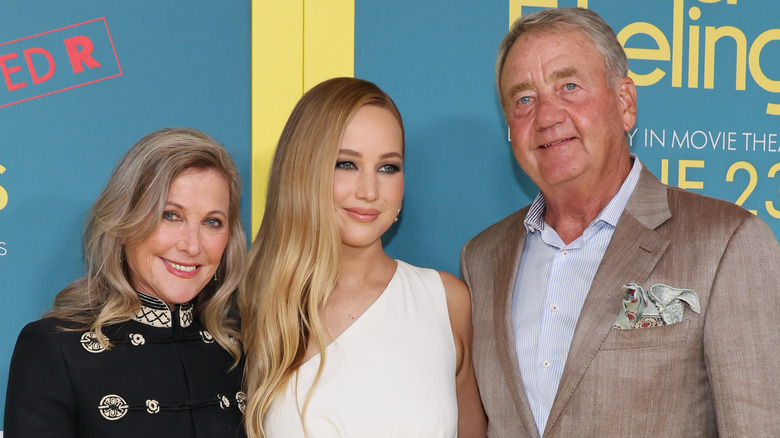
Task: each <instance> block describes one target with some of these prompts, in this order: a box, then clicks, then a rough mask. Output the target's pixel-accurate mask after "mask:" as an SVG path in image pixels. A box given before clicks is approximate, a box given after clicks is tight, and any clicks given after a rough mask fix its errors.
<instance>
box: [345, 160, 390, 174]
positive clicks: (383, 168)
mask: <svg viewBox="0 0 780 438" xmlns="http://www.w3.org/2000/svg"><path fill="white" fill-rule="evenodd" d="M336 169H343V170H353V169H357V166H355V163H353V162H352V161H338V162H336ZM379 171H380V172H383V173H389V174H394V173H398V172H400V171H401V168H400V167H399V166H397V165H395V164H384V165H382V166H379Z"/></svg>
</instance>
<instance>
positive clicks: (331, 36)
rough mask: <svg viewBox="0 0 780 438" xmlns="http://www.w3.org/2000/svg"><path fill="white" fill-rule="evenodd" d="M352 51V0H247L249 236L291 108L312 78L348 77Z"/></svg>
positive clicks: (261, 206) (262, 205) (258, 219)
mask: <svg viewBox="0 0 780 438" xmlns="http://www.w3.org/2000/svg"><path fill="white" fill-rule="evenodd" d="M354 52H355V2H354V0H286V1H284V2H280V1H273V0H254V1H253V2H252V190H251V191H252V227H251V233H252V236H254V235H255V234H256V233H257V229H258V228H259V227H260V222H261V221H262V218H263V211H264V209H265V194H266V190H267V184H268V172H269V169H270V165H271V160H272V159H273V153H274V150H275V148H276V143H277V142H278V141H279V135H280V134H281V132H282V128H283V127H284V124H285V122H286V121H287V117H288V116H289V115H290V111H292V108H293V106H295V103H296V102H297V101H298V99H299V98H300V97H301V95H302V94H303V93H304V92H305V91H306V90H308V89H309V88H311V87H312V86H314V85H316V84H317V83H319V82H321V81H323V80H325V79H328V78H331V77H336V76H353V75H354V64H355V56H354Z"/></svg>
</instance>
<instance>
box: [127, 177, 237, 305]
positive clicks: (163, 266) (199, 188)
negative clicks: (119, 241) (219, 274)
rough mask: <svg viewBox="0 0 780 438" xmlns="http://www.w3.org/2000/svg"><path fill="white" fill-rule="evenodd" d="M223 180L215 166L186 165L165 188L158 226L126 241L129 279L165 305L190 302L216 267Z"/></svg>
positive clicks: (223, 230) (221, 242) (223, 229)
mask: <svg viewBox="0 0 780 438" xmlns="http://www.w3.org/2000/svg"><path fill="white" fill-rule="evenodd" d="M229 199H230V189H229V188H228V183H227V180H226V179H225V177H224V176H222V175H221V174H220V173H219V172H217V171H215V170H214V169H206V170H203V169H190V170H186V171H184V172H182V173H181V174H180V175H179V176H177V177H176V178H175V179H174V180H173V182H171V186H170V188H169V190H168V199H167V201H166V205H165V210H164V212H163V215H162V220H161V222H160V225H159V226H158V227H157V230H155V231H154V232H153V233H152V234H151V235H150V236H149V237H147V238H146V240H144V241H142V242H141V243H139V244H137V245H134V246H130V245H128V246H126V248H125V252H126V257H127V265H128V267H129V271H130V284H131V285H132V286H133V287H134V288H135V289H136V290H138V291H139V292H143V293H145V294H147V295H151V296H154V297H157V298H160V299H161V300H163V301H165V302H166V303H167V304H168V305H169V306H170V305H173V304H181V303H186V302H188V301H192V299H193V298H195V296H197V295H198V293H199V292H200V291H201V289H203V287H204V286H206V284H207V283H208V282H209V281H212V280H213V277H214V273H215V272H216V270H217V267H218V266H219V261H220V259H221V258H222V253H223V252H224V251H225V246H226V245H227V240H228V205H229V202H230V201H229Z"/></svg>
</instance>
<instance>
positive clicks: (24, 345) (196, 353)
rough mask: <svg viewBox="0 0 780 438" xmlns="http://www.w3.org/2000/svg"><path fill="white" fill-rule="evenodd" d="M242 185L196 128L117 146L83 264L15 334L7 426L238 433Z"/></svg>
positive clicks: (147, 433) (41, 430)
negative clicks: (119, 152)
mask: <svg viewBox="0 0 780 438" xmlns="http://www.w3.org/2000/svg"><path fill="white" fill-rule="evenodd" d="M240 190H241V181H240V177H239V174H238V171H237V170H236V167H235V165H234V164H233V162H232V160H231V159H230V156H229V155H228V153H227V152H226V151H225V150H224V149H223V148H222V147H221V146H220V145H219V144H217V143H216V142H214V140H212V139H211V138H209V137H208V136H207V135H205V134H203V133H202V132H199V131H196V130H191V129H163V130H160V131H157V132H154V133H151V134H149V135H147V136H146V137H144V138H142V139H141V140H140V141H139V142H138V143H136V144H135V145H134V146H133V147H132V148H131V149H130V150H129V151H128V152H127V153H126V154H125V156H124V157H123V158H122V160H121V161H120V162H119V164H118V165H117V167H116V168H115V169H114V172H113V174H112V176H111V179H110V180H109V182H108V185H107V186H106V188H105V189H104V190H103V192H102V193H101V195H100V197H99V198H98V199H97V201H96V202H95V204H94V205H93V206H92V209H91V210H90V214H89V216H88V220H87V222H86V233H85V239H84V242H85V248H84V251H85V256H86V257H85V258H86V262H85V271H86V275H85V276H84V277H83V278H81V279H79V280H77V281H76V282H74V283H72V284H71V285H69V286H68V287H66V288H65V289H63V290H62V291H61V292H60V293H59V294H58V295H57V297H56V299H55V301H54V307H53V308H52V309H51V310H50V311H49V312H47V314H46V315H44V319H41V320H39V321H36V322H33V323H30V324H29V325H27V326H26V327H25V328H24V329H23V330H22V332H21V334H20V335H19V339H18V341H17V344H16V348H15V350H14V354H13V358H12V360H11V370H10V376H9V382H8V392H7V400H6V411H5V433H6V434H7V436H9V437H36V438H37V437H52V438H53V437H56V438H63V437H101V438H102V437H112V438H117V437H145V438H148V437H195V436H198V437H234V436H243V431H242V427H241V421H242V409H243V404H244V401H245V397H244V395H243V393H242V392H240V383H241V375H242V368H243V365H242V359H241V347H240V345H239V342H238V339H239V338H240V336H239V332H238V322H237V319H236V317H235V312H234V300H235V299H234V293H233V292H234V290H235V289H236V286H237V285H238V282H239V279H240V277H241V270H242V266H243V261H244V253H245V249H246V243H245V235H244V232H243V230H242V227H241V222H240V218H239V207H238V203H239V196H240Z"/></svg>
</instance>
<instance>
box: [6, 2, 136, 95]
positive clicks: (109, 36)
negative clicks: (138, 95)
mask: <svg viewBox="0 0 780 438" xmlns="http://www.w3.org/2000/svg"><path fill="white" fill-rule="evenodd" d="M99 20H103V24H105V26H106V33H107V34H108V40H109V41H110V42H111V49H112V50H113V51H114V59H115V60H116V65H117V67H118V68H119V73H118V74H115V75H112V76H107V77H105V78H100V79H95V80H94V81H89V82H85V83H83V84H78V85H71V86H70V87H66V88H61V89H59V90H54V91H49V92H48V93H44V94H39V95H37V96H33V97H28V98H26V99H22V100H17V101H16V102H11V103H6V104H5V105H0V108H5V107H7V106H11V105H16V104H17V103H22V102H27V101H28V100H33V99H37V98H39V97H43V96H49V95H52V94H56V93H60V92H63V91H67V90H72V89H74V88H79V87H83V86H85V85H90V84H94V83H95V82H100V81H105V80H106V79H111V78H115V77H118V76H122V66H121V65H120V64H119V57H118V56H117V54H116V47H114V39H113V38H111V31H110V30H108V22H106V17H100V18H94V19H92V20H88V21H83V22H81V23H76V24H71V25H70V26H65V27H60V28H59V29H53V30H48V31H46V32H41V33H37V34H35V35H30V36H27V37H24V38H19V39H15V40H13V41H7V42H5V43H2V44H0V47H2V46H5V45H7V44H12V43H16V42H19V41H24V40H28V39H30V38H35V37H39V36H41V35H46V34H49V33H53V32H59V31H61V30H65V29H70V28H71V27H76V26H81V25H84V24H89V23H93V22H95V21H99Z"/></svg>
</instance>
